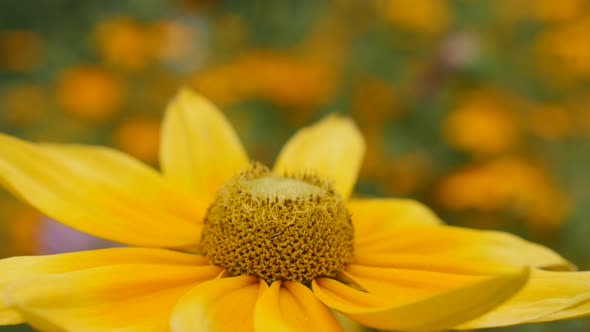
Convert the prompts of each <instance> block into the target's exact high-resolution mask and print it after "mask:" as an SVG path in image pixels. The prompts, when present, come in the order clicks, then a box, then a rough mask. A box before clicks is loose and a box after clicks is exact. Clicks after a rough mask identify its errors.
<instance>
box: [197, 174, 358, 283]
mask: <svg viewBox="0 0 590 332" xmlns="http://www.w3.org/2000/svg"><path fill="white" fill-rule="evenodd" d="M200 243H201V248H200V249H201V252H202V254H204V255H205V256H207V257H208V258H209V260H210V262H211V263H212V264H214V265H218V266H221V267H223V268H225V269H227V270H228V271H229V272H230V273H231V274H233V275H254V276H257V277H259V278H262V279H264V280H265V281H266V282H267V283H272V282H273V281H276V280H283V281H296V282H301V283H308V282H310V281H311V280H312V279H314V278H316V277H333V276H335V274H336V272H337V271H338V270H340V269H341V268H342V267H344V265H346V264H347V263H348V262H349V261H350V259H351V258H352V250H353V229H352V223H351V221H350V216H349V213H348V211H347V210H346V206H345V204H344V200H343V199H342V197H341V196H340V195H338V194H337V193H335V192H334V190H333V189H332V186H331V185H330V184H329V183H328V182H327V181H322V180H321V179H319V178H317V177H315V176H312V175H301V176H291V175H289V176H284V177H281V176H277V175H275V174H273V173H272V172H271V171H270V170H269V169H268V168H266V167H264V166H262V165H260V164H253V165H252V166H251V168H250V169H249V170H247V171H245V172H242V173H241V174H240V175H238V176H236V177H234V178H232V179H230V180H229V181H227V182H226V183H225V184H224V185H223V186H222V187H221V188H220V190H219V192H218V193H217V196H216V198H215V202H214V203H213V204H212V205H211V206H210V207H209V210H208V212H207V216H206V218H205V224H204V227H203V232H202V235H201V242H200Z"/></svg>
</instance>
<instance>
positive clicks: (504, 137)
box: [443, 91, 520, 155]
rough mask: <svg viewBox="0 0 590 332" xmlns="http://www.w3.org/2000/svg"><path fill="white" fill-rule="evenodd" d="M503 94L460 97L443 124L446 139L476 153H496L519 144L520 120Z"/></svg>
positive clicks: (451, 143)
mask: <svg viewBox="0 0 590 332" xmlns="http://www.w3.org/2000/svg"><path fill="white" fill-rule="evenodd" d="M502 99H503V98H502V97H500V96H497V95H495V94H493V93H488V92H480V91H478V92H475V93H470V94H467V95H466V96H464V97H463V98H459V102H458V105H457V106H456V107H455V108H454V109H453V110H451V112H450V113H449V114H448V116H447V118H446V119H445V121H444V123H443V135H444V138H445V139H446V141H447V142H448V143H449V144H450V145H452V146H454V147H456V148H458V149H461V150H465V151H467V152H471V153H473V154H483V155H487V154H496V153H500V152H505V151H507V150H510V149H511V148H513V147H514V146H515V145H517V144H518V142H519V139H520V129H519V126H518V119H517V118H516V117H515V114H514V113H513V112H512V110H511V109H509V108H508V105H506V103H505V102H503V101H502Z"/></svg>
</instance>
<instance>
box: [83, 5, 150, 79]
mask: <svg viewBox="0 0 590 332" xmlns="http://www.w3.org/2000/svg"><path fill="white" fill-rule="evenodd" d="M156 36H157V34H156V33H155V30H153V29H150V28H149V27H147V26H145V25H142V24H140V23H139V22H137V21H136V20H135V19H134V18H132V17H127V16H116V17H111V18H109V19H108V20H106V21H103V22H101V23H99V24H98V25H97V26H96V27H95V28H94V31H93V37H94V38H93V41H94V42H95V44H96V47H97V49H98V51H99V53H100V55H101V56H102V57H103V58H104V59H105V60H106V61H107V62H108V63H111V64H113V65H115V66H118V67H120V68H123V69H127V70H140V69H143V68H145V66H146V65H147V64H148V63H149V62H150V61H152V60H153V57H154V53H155V49H156V41H157V39H156Z"/></svg>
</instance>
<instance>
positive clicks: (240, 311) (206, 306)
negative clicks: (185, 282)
mask: <svg viewBox="0 0 590 332" xmlns="http://www.w3.org/2000/svg"><path fill="white" fill-rule="evenodd" d="M266 288H268V286H266V283H265V282H264V281H262V280H259V279H258V278H255V277H252V276H239V277H232V278H221V279H215V280H211V281H208V282H204V283H202V284H200V285H199V286H197V287H195V288H193V289H192V290H190V291H189V292H188V293H187V294H185V295H184V296H183V297H182V299H180V301H179V302H178V303H177V305H176V307H175V308H174V312H173V313H172V318H171V321H170V326H171V327H172V332H194V331H216V332H226V331H227V332H235V331H240V332H242V331H243V332H247V331H254V305H255V303H256V299H257V298H258V296H259V294H260V293H261V292H263V291H264V290H265V289H266Z"/></svg>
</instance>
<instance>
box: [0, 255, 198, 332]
mask: <svg viewBox="0 0 590 332" xmlns="http://www.w3.org/2000/svg"><path fill="white" fill-rule="evenodd" d="M207 263H208V260H207V259H206V258H205V257H203V256H198V255H191V254H184V253H179V252H176V251H170V250H162V249H143V248H112V249H102V250H94V251H84V252H76V253H68V254H59V255H50V256H28V257H12V258H7V259H3V260H0V292H2V290H3V289H5V288H6V287H8V285H10V284H12V283H15V282H18V281H21V280H25V279H28V278H31V277H34V276H39V275H49V274H59V273H64V272H70V271H77V270H82V269H89V268H96V267H101V266H108V265H122V264H154V265H162V266H174V265H178V266H202V265H207ZM22 322H23V318H22V316H21V315H20V314H19V313H17V312H16V311H14V310H12V309H9V308H7V307H6V306H5V304H4V303H3V301H2V300H1V299H0V325H9V324H18V323H22Z"/></svg>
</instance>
